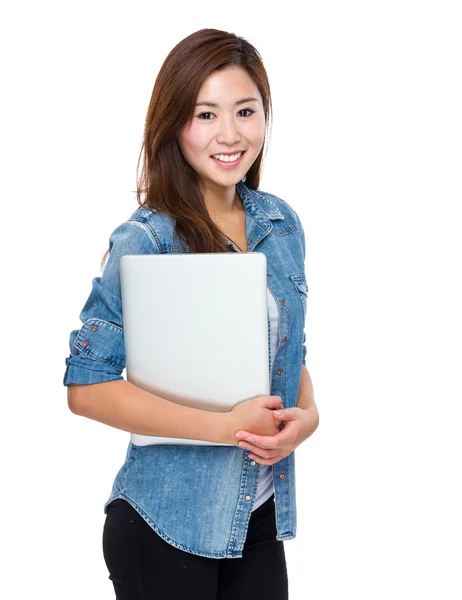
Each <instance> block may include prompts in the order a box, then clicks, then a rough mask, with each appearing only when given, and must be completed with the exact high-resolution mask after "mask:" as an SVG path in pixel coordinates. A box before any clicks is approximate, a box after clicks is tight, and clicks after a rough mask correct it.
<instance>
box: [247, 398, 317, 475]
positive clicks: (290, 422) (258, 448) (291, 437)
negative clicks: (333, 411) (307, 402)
mask: <svg viewBox="0 0 462 600" xmlns="http://www.w3.org/2000/svg"><path fill="white" fill-rule="evenodd" d="M272 414H273V417H274V419H275V421H277V422H278V423H282V424H283V425H284V429H282V430H280V431H279V433H277V434H276V435H273V436H265V435H255V434H252V433H249V432H248V431H244V430H242V429H240V430H239V431H237V432H236V435H235V437H236V439H239V437H240V438H241V439H242V440H244V441H240V442H239V443H238V446H239V448H245V449H246V450H250V451H251V454H249V457H250V458H252V459H253V460H255V461H256V462H258V463H261V464H262V465H274V464H275V463H277V462H278V461H280V460H281V459H283V458H285V457H286V456H289V454H291V453H292V452H293V451H294V450H295V448H297V446H299V445H300V444H301V443H302V442H303V441H304V440H306V439H307V438H308V437H310V435H311V434H312V433H313V431H314V430H315V429H316V427H317V413H315V412H313V411H309V410H307V409H304V408H299V407H296V406H295V407H293V408H284V409H282V410H273V411H272Z"/></svg>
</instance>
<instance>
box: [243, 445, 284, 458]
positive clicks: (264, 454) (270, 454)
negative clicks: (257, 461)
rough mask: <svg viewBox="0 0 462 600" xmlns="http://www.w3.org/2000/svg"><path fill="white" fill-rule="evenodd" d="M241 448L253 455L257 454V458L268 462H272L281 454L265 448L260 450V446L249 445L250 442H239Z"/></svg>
mask: <svg viewBox="0 0 462 600" xmlns="http://www.w3.org/2000/svg"><path fill="white" fill-rule="evenodd" d="M241 444H242V445H241ZM239 447H240V448H243V449H244V450H248V451H249V452H252V453H253V454H255V456H258V457H259V458H264V459H266V460H272V459H274V458H276V457H277V456H278V455H279V454H280V451H279V450H278V451H275V450H265V449H264V448H259V447H258V446H254V445H253V444H249V443H248V442H239Z"/></svg>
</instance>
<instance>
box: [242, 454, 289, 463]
mask: <svg viewBox="0 0 462 600" xmlns="http://www.w3.org/2000/svg"><path fill="white" fill-rule="evenodd" d="M248 456H249V458H251V459H252V460H254V461H255V462H257V463H259V464H261V465H274V464H276V463H277V462H279V461H280V460H281V459H283V458H285V457H286V456H287V454H279V455H278V456H275V457H274V458H262V457H261V456H258V455H257V454H253V452H250V453H249V455H248Z"/></svg>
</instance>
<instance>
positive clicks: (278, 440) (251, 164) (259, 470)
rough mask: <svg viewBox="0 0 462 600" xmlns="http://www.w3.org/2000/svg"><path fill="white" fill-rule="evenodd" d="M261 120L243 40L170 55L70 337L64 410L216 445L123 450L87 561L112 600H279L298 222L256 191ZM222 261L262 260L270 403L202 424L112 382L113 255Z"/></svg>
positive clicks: (298, 373) (208, 34)
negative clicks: (127, 212)
mask: <svg viewBox="0 0 462 600" xmlns="http://www.w3.org/2000/svg"><path fill="white" fill-rule="evenodd" d="M270 113H271V97H270V88H269V83H268V77H267V74H266V71H265V69H264V66H263V64H262V61H261V58H260V55H259V54H258V52H257V51H256V49H255V48H254V47H253V46H252V45H251V44H250V43H249V42H248V41H246V40H245V39H243V38H241V37H237V36H236V35H234V34H232V33H228V32H225V31H219V30H215V29H202V30H200V31H197V32H195V33H193V34H192V35H190V36H188V37H187V38H185V39H184V40H182V41H181V42H180V43H179V44H178V45H177V46H175V48H173V50H172V51H171V52H170V54H169V55H168V56H167V58H166V60H165V61H164V63H163V65H162V67H161V69H160V72H159V74H158V76H157V79H156V82H155V85H154V89H153V92H152V96H151V101H150V104H149V109H148V112H147V117H146V126H145V133H144V140H143V146H142V149H141V154H140V158H141V155H142V154H143V156H144V158H143V161H142V170H141V176H140V177H139V181H138V203H139V205H140V206H139V208H138V209H137V210H136V211H135V212H134V213H133V214H132V215H131V216H130V218H128V219H127V220H126V221H125V222H124V223H122V224H121V225H119V226H118V227H117V228H116V229H115V230H114V231H113V233H112V234H111V236H110V240H109V258H108V261H107V264H106V266H105V268H104V271H103V274H102V277H96V278H94V279H93V281H92V289H91V292H90V295H89V297H88V299H87V301H86V303H85V305H84V307H83V309H82V312H81V314H80V320H81V321H82V323H83V325H82V327H81V328H80V329H78V330H75V331H72V332H71V335H70V355H69V356H68V358H67V359H66V365H67V368H66V372H65V376H64V385H66V386H68V401H69V407H70V409H71V411H72V412H74V413H76V414H78V415H83V416H85V417H88V418H90V419H95V420H97V421H100V422H102V423H106V424H107V425H111V426H113V427H118V428H120V429H122V430H125V431H128V432H133V433H139V434H144V435H161V436H167V437H178V438H188V439H202V440H209V441H216V442H220V443H221V442H225V443H227V444H231V446H210V445H207V446H200V445H180V444H178V445H176V444H170V445H167V444H165V445H149V446H136V445H134V444H132V443H131V442H130V443H129V446H128V450H127V455H126V460H125V462H124V464H123V466H122V467H121V469H120V471H119V473H118V474H117V476H116V478H115V481H114V484H113V489H112V492H111V495H110V497H109V499H108V500H107V502H106V504H105V506H104V510H105V513H106V521H105V525H104V532H103V551H104V557H105V561H106V564H107V567H108V570H109V573H110V579H111V581H112V583H113V585H114V589H115V592H116V597H117V598H119V599H124V600H128V599H130V600H135V599H136V600H138V599H139V600H141V599H144V600H154V599H160V600H174V599H178V598H183V599H186V598H188V599H192V600H195V599H197V600H199V599H200V600H227V599H229V600H231V599H233V600H235V599H236V598H239V599H240V600H247V599H249V600H250V598H252V600H255V598H265V600H285V599H287V598H288V580H287V568H286V562H285V554H284V546H283V540H290V539H293V538H294V537H295V534H296V522H297V521H296V501H295V455H294V450H295V448H296V447H297V446H299V445H300V444H301V443H302V442H303V441H304V440H306V439H307V438H308V437H309V436H310V435H311V434H312V433H313V432H314V430H315V429H316V427H317V425H318V412H317V408H316V405H315V402H314V398H313V387H312V383H311V379H310V376H309V373H308V370H307V368H306V345H305V333H304V324H305V315H306V301H307V292H308V288H307V284H306V278H305V271H304V260H305V238H304V233H303V228H302V224H301V222H300V219H299V218H298V215H297V213H296V212H295V211H294V210H293V209H292V208H291V207H290V206H289V204H288V203H287V202H285V201H284V200H282V199H281V198H278V197H277V196H274V195H272V194H269V193H267V192H263V191H261V190H258V187H259V182H260V172H261V166H262V157H263V150H264V144H265V134H266V130H267V126H268V122H269V118H270ZM139 165H140V161H139V162H138V167H139ZM229 251H231V252H254V251H258V252H263V253H265V255H266V258H267V266H268V275H267V283H268V285H267V290H268V323H269V333H270V344H271V346H270V356H271V357H272V360H271V363H272V364H270V372H271V394H272V395H271V396H262V397H258V398H252V399H251V400H247V401H245V402H242V403H240V404H238V405H237V406H235V407H234V408H233V410H231V411H229V412H227V413H215V412H211V411H203V410H198V409H194V408H190V407H184V406H180V405H178V404H176V403H173V402H170V401H168V400H166V399H165V398H161V397H159V396H155V395H154V394H151V393H149V392H147V391H145V390H142V389H141V388H139V387H137V386H135V385H133V384H132V383H130V382H128V381H126V380H125V379H123V377H122V371H123V369H124V367H125V350H124V337H123V328H122V306H121V296H120V280H119V274H120V273H119V261H120V257H121V256H123V255H124V254H149V253H178V252H194V253H198V252H229ZM106 256H107V253H106V255H105V257H106ZM159 293H161V290H160V291H159ZM178 293H179V294H181V286H178ZM242 301H243V302H245V291H243V292H242ZM242 343H243V344H245V339H244V340H243V342H242ZM204 376H206V374H205V375H204ZM281 426H282V427H281ZM210 431H212V432H213V439H211V437H210V433H209V432H210ZM205 432H207V434H206V433H205ZM217 559H220V560H217Z"/></svg>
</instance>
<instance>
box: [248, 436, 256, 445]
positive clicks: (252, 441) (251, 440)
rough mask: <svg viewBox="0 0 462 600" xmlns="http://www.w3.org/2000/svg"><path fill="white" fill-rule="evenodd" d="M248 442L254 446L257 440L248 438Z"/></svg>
mask: <svg viewBox="0 0 462 600" xmlns="http://www.w3.org/2000/svg"><path fill="white" fill-rule="evenodd" d="M247 441H248V442H250V443H251V444H253V443H254V442H255V438H254V437H248V438H247Z"/></svg>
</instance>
